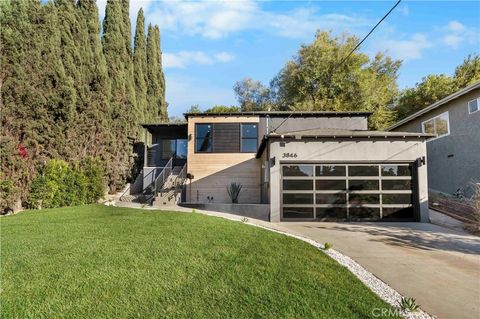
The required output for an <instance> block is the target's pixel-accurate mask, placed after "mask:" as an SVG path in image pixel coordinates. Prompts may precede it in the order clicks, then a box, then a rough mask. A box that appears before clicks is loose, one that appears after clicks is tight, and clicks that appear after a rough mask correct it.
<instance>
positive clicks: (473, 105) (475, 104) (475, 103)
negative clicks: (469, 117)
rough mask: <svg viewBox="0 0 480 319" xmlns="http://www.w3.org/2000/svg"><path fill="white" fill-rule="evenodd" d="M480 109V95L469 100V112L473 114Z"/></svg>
mask: <svg viewBox="0 0 480 319" xmlns="http://www.w3.org/2000/svg"><path fill="white" fill-rule="evenodd" d="M478 110H480V97H479V98H476V99H475V100H472V101H470V102H468V113H470V114H472V113H475V112H477V111H478Z"/></svg>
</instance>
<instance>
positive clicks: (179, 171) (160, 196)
mask: <svg viewBox="0 0 480 319" xmlns="http://www.w3.org/2000/svg"><path fill="white" fill-rule="evenodd" d="M184 170H185V169H184V167H182V166H174V167H173V168H172V171H171V172H170V175H168V176H167V177H166V179H165V182H164V183H163V185H162V187H161V188H160V189H159V190H158V192H157V194H156V195H155V196H154V198H153V201H152V206H154V207H165V206H175V205H176V204H177V203H179V202H180V201H181V197H182V189H183V185H184V183H185V177H184V176H183V175H184Z"/></svg>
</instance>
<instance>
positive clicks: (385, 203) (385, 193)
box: [281, 163, 414, 220]
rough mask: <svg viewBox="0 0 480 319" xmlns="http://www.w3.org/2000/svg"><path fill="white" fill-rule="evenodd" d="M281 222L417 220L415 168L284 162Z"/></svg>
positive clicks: (407, 165) (403, 165)
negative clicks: (414, 189)
mask: <svg viewBox="0 0 480 319" xmlns="http://www.w3.org/2000/svg"><path fill="white" fill-rule="evenodd" d="M281 185H282V218H285V219H317V220H329V219H343V220H344V219H348V220H382V219H385V220H394V219H401V220H405V219H413V216H414V212H413V196H412V195H413V192H412V186H413V182H412V165H409V164H396V163H393V164H391V163H388V164H368V163H367V164H365V163H361V164H328V163H320V164H302V163H299V164H282V183H281Z"/></svg>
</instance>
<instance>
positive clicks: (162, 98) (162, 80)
mask: <svg viewBox="0 0 480 319" xmlns="http://www.w3.org/2000/svg"><path fill="white" fill-rule="evenodd" d="M155 33H156V39H157V41H158V44H157V46H158V49H157V50H158V57H157V59H158V65H159V80H160V92H159V95H160V96H159V100H160V118H161V119H162V120H163V121H166V120H168V111H167V102H166V99H165V90H166V85H165V74H164V73H163V66H162V47H161V41H160V29H159V28H158V25H156V26H155Z"/></svg>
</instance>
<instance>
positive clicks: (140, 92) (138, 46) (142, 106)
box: [133, 8, 152, 122]
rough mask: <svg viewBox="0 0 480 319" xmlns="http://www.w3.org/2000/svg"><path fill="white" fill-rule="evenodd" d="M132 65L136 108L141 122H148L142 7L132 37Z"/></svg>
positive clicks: (149, 119)
mask: <svg viewBox="0 0 480 319" xmlns="http://www.w3.org/2000/svg"><path fill="white" fill-rule="evenodd" d="M134 44H135V46H134V54H133V66H134V74H135V90H136V92H135V93H136V98H137V109H138V111H139V115H140V117H139V119H140V121H141V122H148V121H151V120H152V119H151V118H150V116H149V114H148V113H147V111H148V110H147V82H146V74H147V53H146V42H145V17H144V15H143V9H141V8H140V10H139V11H138V15H137V23H136V29H135V38H134Z"/></svg>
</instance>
